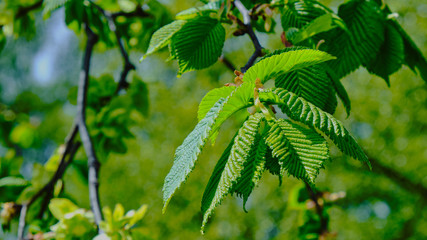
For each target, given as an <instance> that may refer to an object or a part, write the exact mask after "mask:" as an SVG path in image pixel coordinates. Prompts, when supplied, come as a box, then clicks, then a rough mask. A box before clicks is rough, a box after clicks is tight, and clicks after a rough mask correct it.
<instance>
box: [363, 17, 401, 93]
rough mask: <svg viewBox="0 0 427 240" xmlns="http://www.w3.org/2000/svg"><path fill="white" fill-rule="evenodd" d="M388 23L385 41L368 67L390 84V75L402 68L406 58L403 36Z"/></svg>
mask: <svg viewBox="0 0 427 240" xmlns="http://www.w3.org/2000/svg"><path fill="white" fill-rule="evenodd" d="M391 21H392V20H389V21H388V23H387V25H386V31H385V41H384V43H383V45H382V46H381V49H380V51H379V53H378V55H377V57H376V58H375V59H374V60H372V61H371V62H370V63H369V64H368V65H367V66H366V68H367V69H368V71H369V72H371V73H374V74H376V75H378V76H379V77H382V78H383V79H384V80H385V81H386V83H387V85H388V86H390V79H389V75H391V74H393V73H394V72H396V71H397V70H399V69H400V67H401V66H402V64H403V62H404V60H405V46H404V43H403V39H402V36H401V35H400V33H399V32H398V31H397V29H396V28H395V27H394V26H393V25H392V24H390V22H391Z"/></svg>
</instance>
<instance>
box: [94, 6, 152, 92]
mask: <svg viewBox="0 0 427 240" xmlns="http://www.w3.org/2000/svg"><path fill="white" fill-rule="evenodd" d="M91 3H92V4H93V5H94V6H95V7H96V8H97V9H98V10H99V11H100V12H101V13H102V14H103V15H104V16H105V18H106V19H107V21H108V27H109V28H110V30H111V31H112V32H114V35H115V36H116V40H117V44H118V45H119V49H120V54H121V55H122V57H123V61H124V63H123V70H122V72H121V74H120V80H119V84H118V85H117V89H116V92H115V94H117V93H118V92H119V91H120V90H121V89H126V88H127V87H128V86H129V83H128V82H127V81H126V78H127V75H128V74H129V72H130V71H132V70H135V69H136V68H135V65H134V64H133V63H132V62H131V61H130V59H129V54H128V53H127V51H126V49H125V47H124V43H123V40H122V38H121V36H120V33H119V31H118V30H117V26H116V22H115V19H116V17H117V16H128V17H129V16H139V17H150V16H151V15H150V14H148V13H146V12H144V11H143V10H142V8H141V7H137V8H136V9H135V11H134V12H131V13H135V14H136V15H126V14H120V13H121V12H118V13H110V12H108V11H106V10H104V9H103V8H101V7H100V6H99V5H97V4H95V3H93V2H91ZM131 13H129V14H131Z"/></svg>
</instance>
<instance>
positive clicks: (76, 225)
mask: <svg viewBox="0 0 427 240" xmlns="http://www.w3.org/2000/svg"><path fill="white" fill-rule="evenodd" d="M49 210H50V212H51V213H52V215H53V216H54V217H55V218H56V219H57V220H58V221H59V222H58V223H56V224H55V225H53V226H51V227H50V229H51V232H47V233H43V239H60V240H71V239H111V240H119V239H128V240H131V239H146V238H145V236H144V233H143V231H141V229H138V227H137V225H138V223H139V222H140V221H141V220H142V218H143V217H144V215H145V213H146V212H147V206H146V205H143V206H141V207H140V208H139V209H138V210H130V211H128V212H127V213H126V214H125V211H124V208H123V206H122V205H121V204H116V206H115V208H114V211H112V210H111V209H110V208H109V207H104V208H103V210H102V211H103V213H104V217H105V220H104V221H103V222H102V223H101V225H100V228H101V229H102V231H103V232H104V233H103V234H99V235H98V233H97V232H98V231H97V226H96V224H95V220H94V217H93V214H92V212H90V211H87V210H85V209H82V208H79V207H78V206H77V205H75V204H74V203H73V202H71V201H70V200H68V199H66V198H55V199H52V200H51V201H50V203H49ZM33 234H38V233H37V232H35V233H33Z"/></svg>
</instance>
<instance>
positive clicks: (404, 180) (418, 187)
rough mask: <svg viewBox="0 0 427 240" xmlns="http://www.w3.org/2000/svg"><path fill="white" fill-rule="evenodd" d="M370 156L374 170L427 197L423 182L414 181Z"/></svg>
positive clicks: (412, 191) (426, 189) (410, 190)
mask: <svg viewBox="0 0 427 240" xmlns="http://www.w3.org/2000/svg"><path fill="white" fill-rule="evenodd" d="M368 158H369V161H370V162H371V165H372V172H374V173H377V174H382V175H384V176H386V177H387V178H389V179H390V180H392V181H393V182H395V183H396V184H397V185H399V186H400V187H401V188H403V189H406V190H408V191H409V192H410V193H415V194H418V195H420V196H421V197H422V198H423V199H426V198H427V188H426V187H424V186H423V185H422V184H421V183H417V182H414V181H412V180H411V179H409V178H408V177H406V176H404V175H403V174H402V173H400V172H398V171H396V170H394V169H393V168H390V167H388V166H386V165H383V164H382V163H381V162H380V161H378V160H377V159H375V158H373V157H371V156H369V157H368Z"/></svg>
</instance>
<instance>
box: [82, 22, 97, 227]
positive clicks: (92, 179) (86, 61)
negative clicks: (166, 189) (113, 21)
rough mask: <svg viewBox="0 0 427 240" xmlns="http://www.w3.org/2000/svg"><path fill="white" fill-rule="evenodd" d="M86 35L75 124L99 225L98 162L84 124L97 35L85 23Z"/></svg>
mask: <svg viewBox="0 0 427 240" xmlns="http://www.w3.org/2000/svg"><path fill="white" fill-rule="evenodd" d="M85 30H86V35H87V44H86V50H85V53H84V56H83V65H82V70H81V72H80V81H79V90H78V95H77V120H76V122H77V126H78V128H79V133H80V138H81V140H82V142H83V147H84V149H85V152H86V156H87V158H88V168H89V199H90V205H91V209H92V212H93V215H94V217H95V223H96V225H98V226H99V224H100V223H101V221H102V213H101V207H100V203H99V194H98V187H99V182H98V172H99V168H100V163H99V161H98V158H97V156H96V153H95V149H94V147H93V143H92V140H91V139H90V135H89V130H88V128H87V125H86V102H87V92H88V89H89V70H90V59H91V56H92V50H93V47H94V45H95V44H96V42H97V41H98V36H97V35H96V34H95V33H94V32H93V31H92V30H91V29H90V27H89V26H88V25H87V24H86V25H85Z"/></svg>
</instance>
